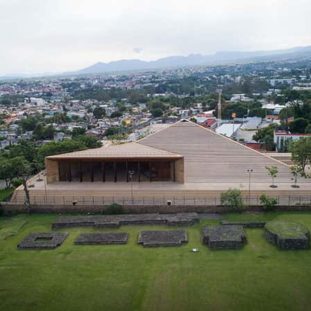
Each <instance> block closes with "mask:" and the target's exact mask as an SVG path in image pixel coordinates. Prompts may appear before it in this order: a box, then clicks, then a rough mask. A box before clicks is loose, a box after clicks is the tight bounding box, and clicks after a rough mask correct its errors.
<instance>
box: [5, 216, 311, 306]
mask: <svg viewBox="0 0 311 311" xmlns="http://www.w3.org/2000/svg"><path fill="white" fill-rule="evenodd" d="M55 217H57V216H53V215H19V216H15V217H13V218H3V217H2V218H0V281H1V282H0V310H6V311H11V310H14V311H15V310H18V311H24V310H29V311H36V310H40V311H41V310H46V311H48V310H51V311H57V310H61V311H63V310H66V311H71V310H74V311H79V310H83V311H86V310H109V311H115V310H122V311H123V310H126V311H131V310H148V311H153V310H161V311H165V310H169V311H174V310H176V311H183V310H185V311H191V310H195V311H199V310H239V311H240V310H282V311H283V310H295V311H296V310H308V309H309V308H310V305H311V295H310V293H311V265H310V262H311V250H302V251H280V250H279V249H277V248H276V247H274V246H273V245H271V244H269V243H268V242H267V241H266V240H265V238H264V230H263V229H246V233H247V239H248V243H247V245H246V246H245V247H244V248H243V249H241V250H232V251H231V250H230V251H229V250H221V251H211V250H209V249H208V248H207V247H206V246H203V245H202V244H201V241H200V232H201V228H202V227H203V226H204V225H206V224H212V223H213V224H216V223H218V222H217V221H215V220H213V221H212V220H211V221H209V220H204V221H201V223H200V224H198V225H195V226H193V227H188V228H185V230H186V231H187V232H188V237H189V243H188V244H186V245H184V246H181V247H176V248H175V247H172V248H169V247H167V248H146V249H145V248H143V247H142V246H139V245H137V244H136V242H137V235H138V233H139V232H140V231H141V230H148V229H160V230H167V229H175V228H168V227H165V226H152V227H151V226H123V227H121V228H119V229H105V230H104V231H115V232H128V233H129V234H130V239H129V243H128V244H127V245H111V246H76V245H74V244H73V242H74V240H75V238H76V237H77V236H78V234H79V233H81V232H93V231H96V230H95V229H92V228H72V229H67V230H64V231H67V232H69V237H68V238H67V240H66V241H65V243H64V244H63V245H62V246H61V247H59V248H58V249H55V250H44V251H27V250H24V251H21V250H17V249H16V245H17V244H18V243H19V242H20V241H21V239H23V238H24V237H25V236H26V235H27V234H28V233H30V232H44V231H50V230H51V222H52V221H53V219H54V218H55ZM225 218H226V219H227V220H250V219H252V220H280V221H290V222H298V223H302V224H304V225H305V226H306V227H307V228H309V230H310V229H311V213H305V214H302V213H283V214H281V213H269V214H265V215H263V214H249V213H245V214H240V215H227V216H225ZM97 230H98V229H97ZM98 231H99V230H98ZM5 232H11V234H10V235H7V234H5ZM1 237H2V238H1ZM192 248H198V249H199V252H198V253H192V252H191V249H192Z"/></svg>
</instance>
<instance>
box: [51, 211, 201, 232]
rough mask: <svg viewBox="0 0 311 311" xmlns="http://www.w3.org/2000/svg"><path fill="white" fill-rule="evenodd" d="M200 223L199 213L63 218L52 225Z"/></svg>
mask: <svg viewBox="0 0 311 311" xmlns="http://www.w3.org/2000/svg"><path fill="white" fill-rule="evenodd" d="M198 221H199V217H198V214H197V213H178V214H137V215H135V214H130V215H94V216H61V217H59V218H58V219H57V220H56V221H55V222H54V223H53V224H52V228H53V229H59V228H70V227H96V228H118V227H120V226H122V225H168V226H189V225H193V224H195V223H197V222H198Z"/></svg>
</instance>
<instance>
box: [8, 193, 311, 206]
mask: <svg viewBox="0 0 311 311" xmlns="http://www.w3.org/2000/svg"><path fill="white" fill-rule="evenodd" d="M272 197H274V198H276V200H277V205H278V206H295V205H297V206H298V205H311V196H303V195H301V196H298V195H295V196H293V195H287V196H272ZM23 201H24V198H22V197H17V198H15V200H13V201H11V202H12V203H23ZM30 203H31V204H34V205H72V206H103V205H110V204H112V203H118V204H121V205H125V206H131V205H133V206H168V205H175V206H221V205H222V203H221V200H220V197H219V196H218V197H207V198H190V197H183V198H181V197H178V198H175V197H169V196H165V197H159V196H157V197H154V198H153V197H145V198H144V197H139V198H135V197H134V198H129V197H120V196H117V197H114V196H110V197H108V196H102V197H101V196H68V195H67V196H61V195H47V196H45V195H32V196H30ZM243 203H244V205H245V206H259V205H261V204H260V196H252V197H248V196H245V197H243Z"/></svg>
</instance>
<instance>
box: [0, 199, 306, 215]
mask: <svg viewBox="0 0 311 311" xmlns="http://www.w3.org/2000/svg"><path fill="white" fill-rule="evenodd" d="M106 209H107V206H102V205H84V206H82V205H76V206H71V205H32V207H31V212H32V213H43V214H44V213H56V214H62V213H77V214H81V213H94V214H101V213H103V212H104V211H105V210H106ZM123 210H124V212H125V213H131V214H141V213H144V214H146V213H183V212H197V213H227V212H232V210H231V209H230V208H228V207H225V206H202V205H199V206H196V205H170V206H150V205H137V206H135V205H129V206H123ZM244 210H245V211H254V212H255V211H257V212H258V211H263V209H262V206H252V207H250V208H245V209H244ZM277 210H278V211H311V206H307V205H302V206H297V205H295V206H278V207H277ZM0 212H2V213H3V214H4V215H11V214H18V213H27V212H28V210H27V209H26V208H25V206H24V205H23V204H15V203H9V202H2V203H1V205H0Z"/></svg>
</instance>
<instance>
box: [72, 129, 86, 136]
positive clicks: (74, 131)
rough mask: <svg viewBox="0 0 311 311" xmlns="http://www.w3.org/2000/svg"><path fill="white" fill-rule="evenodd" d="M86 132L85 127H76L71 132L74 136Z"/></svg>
mask: <svg viewBox="0 0 311 311" xmlns="http://www.w3.org/2000/svg"><path fill="white" fill-rule="evenodd" d="M85 132H86V130H85V128H83V127H74V128H73V130H72V132H71V135H72V137H77V136H80V135H84V134H85Z"/></svg>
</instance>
